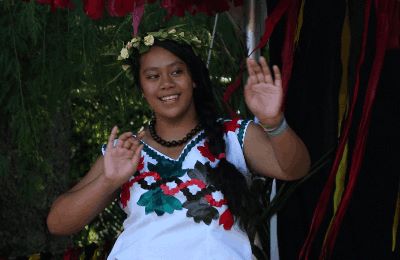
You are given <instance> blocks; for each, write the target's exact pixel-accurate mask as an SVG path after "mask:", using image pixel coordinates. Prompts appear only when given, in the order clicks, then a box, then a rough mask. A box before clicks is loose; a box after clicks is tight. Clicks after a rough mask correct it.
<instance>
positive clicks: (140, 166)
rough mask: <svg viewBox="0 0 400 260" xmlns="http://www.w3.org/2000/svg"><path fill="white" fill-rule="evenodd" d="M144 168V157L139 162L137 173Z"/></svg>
mask: <svg viewBox="0 0 400 260" xmlns="http://www.w3.org/2000/svg"><path fill="white" fill-rule="evenodd" d="M143 168H144V157H143V156H142V157H140V160H139V163H138V166H137V171H139V172H140V171H141V170H143Z"/></svg>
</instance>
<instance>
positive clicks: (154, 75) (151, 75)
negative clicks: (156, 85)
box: [146, 74, 158, 79]
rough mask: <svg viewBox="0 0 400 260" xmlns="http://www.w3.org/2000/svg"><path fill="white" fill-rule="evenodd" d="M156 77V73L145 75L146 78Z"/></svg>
mask: <svg viewBox="0 0 400 260" xmlns="http://www.w3.org/2000/svg"><path fill="white" fill-rule="evenodd" d="M156 78H158V75H157V74H150V75H147V76H146V79H156Z"/></svg>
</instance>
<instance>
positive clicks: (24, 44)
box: [0, 0, 247, 256]
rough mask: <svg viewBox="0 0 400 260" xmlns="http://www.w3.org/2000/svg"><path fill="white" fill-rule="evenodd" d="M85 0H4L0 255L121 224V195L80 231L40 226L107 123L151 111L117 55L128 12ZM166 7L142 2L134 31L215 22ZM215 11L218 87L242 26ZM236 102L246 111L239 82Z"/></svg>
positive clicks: (239, 55) (133, 121)
mask: <svg viewBox="0 0 400 260" xmlns="http://www.w3.org/2000/svg"><path fill="white" fill-rule="evenodd" d="M82 2H83V1H79V0H76V1H74V3H75V6H76V7H75V9H74V10H57V11H55V12H51V11H50V7H49V6H48V5H38V4H36V3H35V2H34V1H30V2H25V1H15V0H1V1H0V12H1V13H0V25H1V26H0V50H1V51H0V71H1V78H0V109H1V110H0V134H1V138H0V256H17V255H29V254H32V253H36V252H52V253H58V254H62V252H63V251H64V250H65V249H66V248H67V247H68V246H72V245H87V244H89V243H91V242H96V243H99V244H101V243H104V242H105V241H109V240H113V239H114V237H115V236H116V234H117V233H118V231H119V230H120V225H121V220H122V219H123V217H124V215H123V213H122V212H121V211H120V210H119V208H118V206H117V203H114V204H113V205H111V206H110V207H109V208H107V209H106V210H105V211H104V212H103V213H102V214H101V215H100V216H99V217H98V218H97V219H95V220H94V221H93V222H92V223H91V224H90V225H88V226H87V227H86V228H85V229H84V230H83V231H82V232H81V233H79V234H77V235H76V236H72V237H63V238H61V237H53V236H51V235H50V234H49V233H48V231H47V227H46V216H47V213H48V210H49V207H50V206H51V203H52V201H53V200H54V199H55V198H56V197H57V195H59V194H60V193H62V192H64V191H66V190H67V189H68V188H70V187H71V186H72V185H73V184H74V183H76V182H77V181H78V180H79V178H81V177H82V176H83V175H84V174H85V173H86V172H87V171H88V169H89V168H90V165H91V164H92V163H93V161H94V160H95V159H96V157H98V156H99V154H100V147H101V144H102V143H104V142H105V141H106V140H107V134H108V132H109V130H110V129H111V128H112V126H113V125H118V126H120V128H121V130H131V131H136V130H137V129H139V128H140V127H141V126H142V125H143V124H145V123H146V121H147V120H148V118H149V109H148V108H147V106H146V104H145V103H144V102H143V100H142V99H141V95H140V94H139V93H138V91H137V90H136V89H135V87H134V86H132V83H131V82H129V80H127V78H126V77H124V76H123V75H122V74H121V70H120V67H119V66H118V64H116V55H117V54H118V51H119V50H120V48H121V47H122V46H123V42H124V41H126V40H128V39H129V38H130V36H131V33H132V26H131V18H130V17H126V18H115V17H105V18H103V19H101V20H98V21H93V20H90V19H89V18H88V17H86V15H85V14H84V13H83V11H82ZM165 15H166V13H165V11H164V10H162V9H161V8H160V7H159V5H158V4H157V3H156V4H153V5H150V6H147V9H146V14H145V16H144V18H143V21H142V23H141V28H140V30H142V31H145V30H155V29H156V28H157V27H158V26H160V25H172V24H179V23H186V24H188V25H189V28H196V27H199V26H202V27H206V28H208V29H209V30H210V32H211V29H212V27H213V22H214V18H213V17H206V16H202V15H196V16H190V15H189V16H187V17H185V18H172V19H171V20H168V21H165V18H164V17H165ZM220 18H221V19H220V22H219V24H218V33H217V37H216V42H215V44H216V46H215V48H213V52H212V59H211V64H210V72H211V75H212V78H213V79H214V83H215V86H216V87H215V95H217V96H220V95H221V94H222V92H223V90H224V88H225V87H226V84H227V83H229V81H230V80H232V79H234V77H235V75H236V74H237V72H238V68H239V65H240V63H241V62H242V60H243V58H244V56H245V54H244V48H243V42H241V41H240V40H239V39H243V37H242V35H238V32H237V31H236V30H235V29H234V26H232V23H231V22H230V20H229V19H228V18H227V17H226V15H222V16H221V17H220ZM205 51H207V50H205ZM221 77H224V78H227V79H228V82H226V81H224V82H222V81H221V80H220V79H221ZM233 106H234V107H237V108H241V112H242V113H244V115H245V116H246V115H247V112H246V111H245V109H244V106H243V101H242V98H241V92H240V91H238V93H237V94H236V96H235V97H234V98H233Z"/></svg>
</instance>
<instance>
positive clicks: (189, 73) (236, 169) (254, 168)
mask: <svg viewBox="0 0 400 260" xmlns="http://www.w3.org/2000/svg"><path fill="white" fill-rule="evenodd" d="M150 36H151V37H150ZM187 37H188V34H186V32H184V31H180V30H178V29H172V30H171V29H170V30H160V31H159V32H153V33H151V34H148V35H147V36H146V37H144V38H140V37H135V38H134V39H132V40H131V41H130V42H129V43H128V44H127V45H126V47H125V48H123V50H122V51H121V55H120V57H119V59H120V60H122V61H123V62H124V63H125V66H127V65H128V66H129V68H128V71H130V72H132V74H133V78H134V80H135V83H136V84H137V86H139V88H140V90H141V91H142V93H143V96H144V98H145V99H146V101H147V102H148V104H149V106H150V107H151V109H152V110H153V115H154V118H153V119H152V121H151V123H150V125H149V126H147V127H145V129H144V131H142V132H140V133H139V134H137V135H136V136H132V133H130V132H127V133H123V134H121V135H120V136H119V137H118V141H116V140H115V139H116V138H117V131H118V130H117V127H114V128H113V129H112V131H111V134H110V136H109V140H108V144H107V148H106V152H105V155H104V156H103V157H100V158H99V159H98V160H97V162H96V163H95V165H93V167H92V168H91V170H90V171H89V172H88V174H87V175H86V176H85V177H84V178H83V179H82V180H81V181H80V182H79V183H78V184H77V185H76V186H75V187H73V188H72V189H71V190H70V191H68V192H66V193H65V194H62V195H61V196H60V197H59V198H58V199H57V200H56V201H55V202H54V204H53V206H52V209H51V211H50V213H49V216H48V219H47V223H48V227H49V229H50V231H51V232H52V233H55V234H71V233H74V232H76V231H78V230H80V229H81V228H83V227H84V226H85V225H86V224H87V223H88V222H90V221H91V220H92V219H93V218H94V217H95V216H96V215H97V214H99V213H100V212H101V211H102V210H103V209H104V208H105V207H106V206H107V205H108V203H110V201H112V200H113V199H114V198H115V196H117V194H118V190H119V188H121V190H120V202H121V207H122V208H123V209H124V210H125V212H126V213H127V218H126V220H125V222H124V231H123V232H122V233H121V235H120V236H119V237H118V239H117V241H116V243H115V245H114V247H113V249H112V251H111V253H110V255H109V257H108V259H127V260H128V259H204V258H206V259H209V258H212V259H252V255H255V256H256V257H257V258H260V259H264V258H265V257H266V255H265V252H267V250H264V248H263V246H266V245H262V246H261V248H259V247H258V246H256V241H255V240H256V239H255V238H256V234H258V236H259V237H261V238H260V239H261V240H262V239H263V237H264V236H266V235H267V234H266V233H265V232H267V231H266V229H265V227H264V226H263V225H265V220H264V219H262V218H261V216H262V213H263V211H264V210H265V205H263V204H262V201H263V200H262V198H261V197H260V196H262V195H263V194H260V193H256V192H254V189H252V188H251V187H252V185H253V184H254V183H255V182H256V181H255V180H254V179H253V176H256V175H262V176H267V177H274V178H278V179H283V180H293V179H297V178H301V177H303V176H304V175H305V174H306V173H307V171H308V167H309V156H308V152H307V149H306V148H305V146H304V144H303V143H302V141H301V140H300V139H299V138H298V137H297V135H296V134H295V133H294V132H293V131H292V130H291V129H290V127H289V126H288V124H287V123H286V121H285V119H284V116H283V113H282V111H281V104H282V87H281V76H280V71H279V69H278V68H277V67H274V73H273V74H274V75H272V74H271V72H270V70H269V67H268V65H267V63H266V61H265V59H263V58H261V59H260V61H259V63H258V62H256V61H254V60H248V63H247V69H248V72H249V78H248V81H247V84H246V89H245V101H246V104H247V106H248V107H249V109H250V110H251V111H252V112H253V113H254V115H255V116H257V117H258V118H259V119H260V124H255V123H253V122H251V121H248V120H242V119H238V118H235V119H224V118H222V117H221V116H219V115H218V113H217V112H216V111H217V110H216V106H215V100H214V98H213V95H212V91H211V90H212V85H211V81H210V77H209V74H208V70H207V68H206V66H205V65H204V63H203V62H202V60H201V59H200V58H199V57H198V56H197V55H196V53H195V51H194V50H193V49H192V46H190V45H188V44H187V43H192V45H193V47H194V48H196V46H198V44H199V42H198V39H197V38H194V37H192V36H190V37H189V38H187ZM125 69H126V67H125Z"/></svg>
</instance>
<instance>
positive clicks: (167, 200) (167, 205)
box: [137, 188, 182, 216]
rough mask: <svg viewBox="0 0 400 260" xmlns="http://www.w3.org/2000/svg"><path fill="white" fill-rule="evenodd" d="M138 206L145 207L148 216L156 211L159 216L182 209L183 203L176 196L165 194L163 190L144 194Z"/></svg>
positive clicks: (159, 189) (158, 189) (157, 189)
mask: <svg viewBox="0 0 400 260" xmlns="http://www.w3.org/2000/svg"><path fill="white" fill-rule="evenodd" d="M137 204H138V205H139V206H144V207H145V213H146V214H150V213H151V212H153V211H154V212H155V213H156V214H157V215H158V216H161V215H163V214H164V213H165V212H167V213H169V214H171V213H172V212H174V210H181V209H182V203H181V202H180V201H179V200H178V199H177V198H175V197H174V196H170V195H166V194H164V193H163V191H162V190H161V188H156V189H154V190H149V191H147V192H145V193H143V194H142V196H140V199H139V201H138V202H137Z"/></svg>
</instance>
